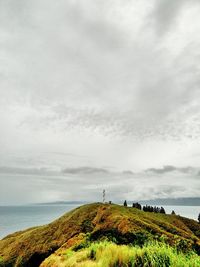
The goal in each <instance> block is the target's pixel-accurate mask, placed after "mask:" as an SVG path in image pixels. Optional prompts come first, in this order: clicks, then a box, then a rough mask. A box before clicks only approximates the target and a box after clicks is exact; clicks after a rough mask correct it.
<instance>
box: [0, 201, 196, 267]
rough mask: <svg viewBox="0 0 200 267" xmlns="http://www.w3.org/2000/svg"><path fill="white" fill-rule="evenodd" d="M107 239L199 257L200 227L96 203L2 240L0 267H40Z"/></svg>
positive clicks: (176, 218)
mask: <svg viewBox="0 0 200 267" xmlns="http://www.w3.org/2000/svg"><path fill="white" fill-rule="evenodd" d="M86 237H87V238H89V241H90V244H91V243H93V242H96V241H102V240H104V239H105V238H106V239H107V240H109V241H113V242H115V243H116V244H117V245H128V244H132V245H135V246H141V247H142V246H144V244H145V242H146V241H147V240H149V241H151V240H157V241H163V242H165V243H168V244H170V245H172V246H176V247H179V248H180V250H182V251H183V250H184V251H185V252H187V251H189V250H191V249H192V248H194V247H195V249H196V250H197V251H199V254H200V224H198V223H197V222H196V221H194V220H190V219H187V218H183V217H181V216H177V215H167V214H159V213H151V212H144V211H141V210H138V209H136V208H129V207H123V206H119V205H114V204H112V205H109V204H102V203H93V204H88V205H83V206H81V207H79V208H77V209H74V210H72V211H70V212H68V213H66V214H65V215H64V216H62V217H60V218H59V219H57V220H55V221H54V222H52V223H50V224H48V225H44V226H40V227H33V228H30V229H27V230H24V231H21V232H17V233H14V234H11V235H9V236H7V237H6V238H4V239H2V240H0V257H2V258H3V260H4V263H2V262H1V261H0V267H2V266H12V267H27V266H29V267H32V266H33V267H37V266H39V265H40V263H41V262H42V261H43V260H44V259H45V258H47V257H49V256H50V255H51V254H53V253H54V252H56V251H58V252H59V250H60V248H62V249H63V248H64V249H68V248H71V247H74V246H78V248H84V247H85V245H84V242H83V241H84V240H85V239H86Z"/></svg>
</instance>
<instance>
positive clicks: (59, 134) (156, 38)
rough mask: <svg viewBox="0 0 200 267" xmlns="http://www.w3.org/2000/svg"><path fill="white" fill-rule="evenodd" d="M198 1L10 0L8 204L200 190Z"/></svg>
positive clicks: (0, 40)
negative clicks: (104, 190) (105, 193)
mask: <svg viewBox="0 0 200 267" xmlns="http://www.w3.org/2000/svg"><path fill="white" fill-rule="evenodd" d="M199 14H200V2H199V0H190V1H188V0H167V1H166V0H152V1H149V0H84V1H81V0H67V1H66V0H58V1H54V0H29V1H27V0H18V1H15V0H0V62H1V63H0V204H2V205H3V204H13V203H15V204H20V203H31V202H43V201H45V202H46V201H56V200H87V201H90V200H91V201H99V200H101V192H102V190H103V188H105V189H106V191H107V194H108V198H109V199H111V200H115V201H117V200H122V199H129V200H134V199H138V200H139V199H152V198H157V197H159V198H160V197H161V198H165V197H194V196H199V195H200V183H199V179H200V164H199V162H200V90H199V89H200V88H199V85H200V64H199V62H200V16H199Z"/></svg>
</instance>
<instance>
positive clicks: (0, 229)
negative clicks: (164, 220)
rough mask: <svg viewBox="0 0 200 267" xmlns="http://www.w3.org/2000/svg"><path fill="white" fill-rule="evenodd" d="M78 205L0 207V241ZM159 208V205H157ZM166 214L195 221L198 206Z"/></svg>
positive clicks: (182, 207)
mask: <svg viewBox="0 0 200 267" xmlns="http://www.w3.org/2000/svg"><path fill="white" fill-rule="evenodd" d="M79 205H80V204H64V205H61V204H59V205H26V206H0V239H2V238H3V237H5V236H7V235H8V234H11V233H13V232H16V231H20V230H24V229H27V228H30V227H33V226H39V225H44V224H47V223H50V222H52V221H53V220H56V219H57V218H59V217H60V216H62V215H63V214H65V213H66V212H68V211H70V210H72V209H74V208H76V207H78V206H79ZM158 206H159V205H158ZM163 207H164V208H165V211H166V213H169V214H171V211H172V210H174V211H175V213H176V214H177V215H181V216H183V217H188V218H191V219H194V220H197V218H198V214H199V213H200V206H163Z"/></svg>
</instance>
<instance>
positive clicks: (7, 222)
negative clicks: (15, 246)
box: [0, 205, 79, 239]
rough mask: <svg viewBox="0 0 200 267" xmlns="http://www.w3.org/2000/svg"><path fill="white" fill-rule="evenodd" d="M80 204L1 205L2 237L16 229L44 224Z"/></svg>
mask: <svg viewBox="0 0 200 267" xmlns="http://www.w3.org/2000/svg"><path fill="white" fill-rule="evenodd" d="M78 206H79V205H27V206H0V239H1V238H3V237H5V236H6V235H8V234H11V233H13V232H16V231H20V230H24V229H26V228H30V227H32V226H39V225H44V224H47V223H50V222H52V221H53V220H55V219H58V218H59V217H60V216H62V215H63V214H65V213H66V212H68V211H70V210H72V209H74V208H76V207H78Z"/></svg>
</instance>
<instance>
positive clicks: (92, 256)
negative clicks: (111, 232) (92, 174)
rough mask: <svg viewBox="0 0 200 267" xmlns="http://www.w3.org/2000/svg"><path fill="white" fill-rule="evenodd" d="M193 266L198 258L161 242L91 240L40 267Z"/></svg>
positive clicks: (56, 255)
mask: <svg viewBox="0 0 200 267" xmlns="http://www.w3.org/2000/svg"><path fill="white" fill-rule="evenodd" d="M51 266H54V267H74V266H76V267H80V266H81V267H116V266H120V267H122V266H124V267H142V266H153V267H169V266H171V267H195V266H196V267H197V266H200V257H199V256H197V255H196V254H195V253H192V252H190V253H187V254H183V253H182V252H178V251H177V250H176V249H175V248H173V247H170V246H169V245H166V244H165V243H158V242H157V243H149V244H147V245H144V246H143V247H142V248H140V247H138V246H137V247H132V246H127V245H116V244H114V243H111V242H107V241H104V242H100V243H92V244H91V245H90V246H89V247H87V248H83V249H81V250H79V251H73V249H68V250H66V249H63V250H62V252H61V251H59V253H55V254H53V255H52V256H50V257H49V258H47V259H46V260H45V261H44V262H43V263H42V264H41V267H51Z"/></svg>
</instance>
